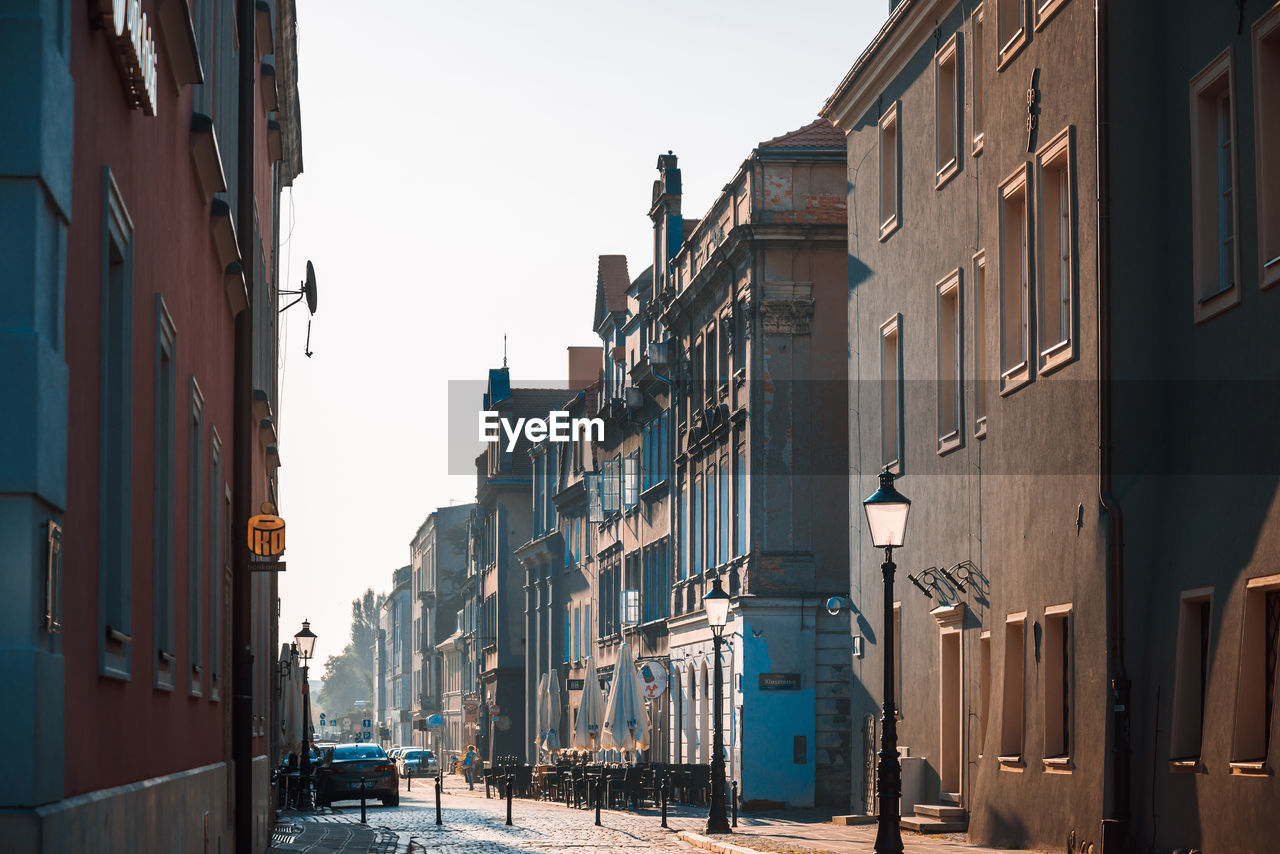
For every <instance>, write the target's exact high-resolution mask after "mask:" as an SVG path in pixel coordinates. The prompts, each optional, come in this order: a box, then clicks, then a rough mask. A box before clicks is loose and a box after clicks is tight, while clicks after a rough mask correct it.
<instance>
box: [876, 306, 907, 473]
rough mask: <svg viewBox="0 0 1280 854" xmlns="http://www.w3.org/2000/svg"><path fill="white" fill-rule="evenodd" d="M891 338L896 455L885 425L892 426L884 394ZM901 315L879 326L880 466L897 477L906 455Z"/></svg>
mask: <svg viewBox="0 0 1280 854" xmlns="http://www.w3.org/2000/svg"><path fill="white" fill-rule="evenodd" d="M890 336H892V337H893V338H894V341H895V352H894V356H893V362H894V377H893V379H892V382H893V386H894V411H893V414H892V423H893V429H894V437H893V444H894V455H893V456H892V457H890V456H889V453H888V450H889V449H888V444H889V443H888V442H887V441H886V440H887V438H888V434H887V431H886V429H885V426H886V425H887V424H888V423H890V422H889V416H888V414H887V412H886V410H887V408H888V407H887V406H886V405H885V402H886V398H885V391H886V389H887V387H888V385H887V384H888V382H889V380H887V379H886V378H885V365H886V358H885V356H886V353H885V342H886V341H887V340H888V338H889V337H890ZM902 364H903V358H902V313H901V312H898V313H896V314H894V315H893V316H892V317H890V318H889V319H888V320H886V321H885V322H884V323H882V324H880V465H881V467H882V468H885V469H888V470H889V471H891V472H893V473H894V474H902V461H903V457H904V456H905V448H904V444H905V443H904V439H903V435H902V434H903V428H904V426H905V418H904V413H903V410H904V408H905V407H904V406H903V400H902V396H903V392H904V391H905V383H904V381H903V377H902Z"/></svg>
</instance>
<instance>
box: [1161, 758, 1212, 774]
mask: <svg viewBox="0 0 1280 854" xmlns="http://www.w3.org/2000/svg"><path fill="white" fill-rule="evenodd" d="M1169 773H1170V774H1207V773H1209V772H1208V769H1206V768H1205V767H1204V763H1203V762H1201V761H1200V760H1199V759H1170V760H1169Z"/></svg>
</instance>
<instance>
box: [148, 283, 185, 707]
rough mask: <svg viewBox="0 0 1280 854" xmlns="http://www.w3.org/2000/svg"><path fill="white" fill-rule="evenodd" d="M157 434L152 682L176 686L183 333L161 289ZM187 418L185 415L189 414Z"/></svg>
mask: <svg viewBox="0 0 1280 854" xmlns="http://www.w3.org/2000/svg"><path fill="white" fill-rule="evenodd" d="M155 307H156V349H155V354H156V364H155V388H154V392H155V397H154V404H153V405H154V410H155V438H154V446H153V447H154V456H155V472H154V478H153V479H154V486H155V493H154V504H153V512H154V517H153V518H154V521H153V525H152V530H154V531H155V543H154V548H153V551H152V561H153V563H152V573H153V584H154V586H153V587H152V614H153V623H154V625H153V629H154V631H155V634H154V636H153V641H152V665H153V667H154V669H155V678H154V681H153V687H154V688H156V689H157V690H161V691H172V690H173V689H174V685H175V681H176V680H175V678H174V674H175V672H176V670H177V668H176V667H175V665H176V663H177V652H176V649H177V647H176V638H175V630H174V618H175V613H174V586H175V581H176V579H177V569H176V567H175V566H174V561H175V559H176V554H175V539H176V536H175V534H176V525H177V519H176V511H177V502H176V494H175V493H176V489H177V483H176V481H177V471H176V466H177V459H176V457H177V436H176V431H177V423H176V422H177V395H178V390H177V375H178V364H177V362H178V332H177V329H176V327H175V326H174V324H173V317H172V316H171V315H170V314H169V309H168V308H167V307H166V306H165V303H164V297H163V296H162V295H161V294H156V301H155ZM184 420H185V419H184Z"/></svg>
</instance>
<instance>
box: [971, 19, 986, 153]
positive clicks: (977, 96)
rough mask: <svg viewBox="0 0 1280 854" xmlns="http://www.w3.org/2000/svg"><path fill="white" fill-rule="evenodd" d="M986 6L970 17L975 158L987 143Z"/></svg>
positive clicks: (972, 146)
mask: <svg viewBox="0 0 1280 854" xmlns="http://www.w3.org/2000/svg"><path fill="white" fill-rule="evenodd" d="M983 8H984V4H983V3H979V4H978V7H977V8H976V9H974V10H973V14H972V15H971V16H970V21H971V22H972V23H971V25H970V26H971V31H970V33H971V34H970V40H971V44H970V45H969V65H970V67H971V68H972V69H973V83H972V98H971V99H970V102H969V103H970V105H971V108H970V115H971V116H972V119H971V122H970V123H971V124H972V126H973V127H972V133H971V134H970V141H969V142H970V153H971V155H972V156H973V157H977V156H978V155H979V154H981V153H982V148H983V143H984V142H985V141H986V132H985V130H983V128H984V125H985V122H984V119H985V118H986V114H985V110H986V101H985V100H984V99H983V93H982V79H983V74H982V63H983V57H982V45H983V44H984V42H985V38H986V36H987V31H986V19H985V17H984V15H983Z"/></svg>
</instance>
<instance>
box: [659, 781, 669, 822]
mask: <svg viewBox="0 0 1280 854" xmlns="http://www.w3.org/2000/svg"><path fill="white" fill-rule="evenodd" d="M668 782H669V780H668V778H667V775H665V774H663V775H662V786H661V787H660V789H659V791H660V792H661V793H662V826H663V827H666V826H667V784H668Z"/></svg>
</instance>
